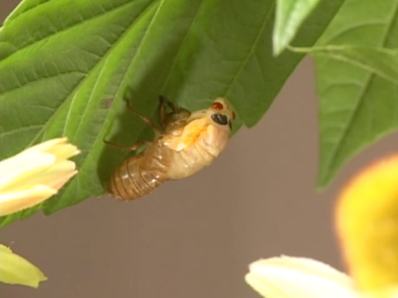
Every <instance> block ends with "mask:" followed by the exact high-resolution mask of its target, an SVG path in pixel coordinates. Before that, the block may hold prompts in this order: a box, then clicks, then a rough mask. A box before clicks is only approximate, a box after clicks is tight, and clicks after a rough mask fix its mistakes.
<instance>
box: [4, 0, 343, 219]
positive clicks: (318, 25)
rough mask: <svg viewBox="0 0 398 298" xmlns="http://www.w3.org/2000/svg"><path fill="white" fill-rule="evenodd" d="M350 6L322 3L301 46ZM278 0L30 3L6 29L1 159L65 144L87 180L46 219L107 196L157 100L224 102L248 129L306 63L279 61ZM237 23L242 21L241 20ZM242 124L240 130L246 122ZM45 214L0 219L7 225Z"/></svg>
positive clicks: (290, 58) (54, 204)
mask: <svg viewBox="0 0 398 298" xmlns="http://www.w3.org/2000/svg"><path fill="white" fill-rule="evenodd" d="M341 3H342V0H338V1H333V3H330V1H323V2H322V5H321V6H320V7H319V12H318V13H317V14H316V15H314V16H313V17H311V18H310V19H309V20H308V22H307V23H306V24H305V25H304V26H303V27H302V30H301V31H300V34H299V35H298V37H297V44H299V45H307V46H311V45H312V44H314V42H315V41H316V40H317V38H318V37H319V35H320V34H321V33H322V32H323V30H324V28H325V27H326V25H327V24H328V22H329V21H330V20H331V19H332V17H333V16H334V14H335V12H336V11H337V10H338V9H339V7H340V5H341ZM274 6H275V4H274V1H273V0H259V1H249V2H242V1H240V0H217V1H214V0H203V1H200V0H192V1H186V0H168V1H165V0H162V1H155V0H96V1H91V0H79V1H70V0H48V1H43V0H42V1H40V0H25V1H23V2H22V3H21V5H20V6H19V7H18V8H17V10H16V12H14V13H13V14H12V15H11V17H10V18H9V19H8V21H7V22H6V23H5V25H4V27H3V28H2V29H0V58H1V60H0V119H1V120H0V158H4V157H7V156H10V155H12V154H15V153H16V152H18V151H20V150H21V149H23V148H24V147H26V146H29V145H31V144H33V143H35V142H38V141H40V140H43V139H48V138H52V137H59V136H61V135H63V136H67V137H68V138H69V139H70V141H71V142H72V143H74V144H76V145H77V146H78V147H79V148H80V149H81V150H82V154H81V155H80V156H79V157H78V158H77V159H76V162H77V164H78V169H79V174H78V175H77V176H76V178H74V179H73V180H72V181H71V182H70V183H69V184H68V185H67V186H66V187H65V188H64V189H63V191H62V192H61V193H60V194H59V195H57V196H56V197H54V198H52V199H50V200H48V201H47V202H45V203H44V204H43V206H41V208H42V209H43V210H44V212H45V213H46V214H50V213H52V212H55V211H57V210H59V209H62V208H64V207H67V206H70V205H73V204H76V203H78V202H80V201H82V200H84V199H87V198H89V197H92V196H97V195H101V194H103V193H104V192H105V190H106V186H107V185H106V183H107V181H108V179H109V176H110V175H111V173H112V171H113V169H114V168H115V166H117V165H118V164H119V163H120V162H121V161H122V160H123V159H124V158H126V156H127V155H128V153H127V152H125V151H121V150H119V149H115V148H113V147H110V146H107V145H105V143H104V139H107V140H112V141H113V142H116V143H121V144H128V145H131V144H134V143H135V142H136V141H137V140H138V139H140V138H142V136H143V134H146V132H145V131H144V125H143V124H142V122H141V121H139V119H137V117H135V116H134V115H133V114H131V113H129V112H128V111H127V109H126V103H125V102H126V99H127V100H129V101H130V102H131V104H132V105H133V106H134V108H135V109H136V111H138V112H140V113H141V114H145V115H148V116H150V117H152V116H153V115H154V114H155V111H156V107H157V105H158V96H159V95H164V96H167V97H168V98H170V99H172V100H174V101H175V102H176V103H177V104H179V105H181V106H183V107H185V108H188V109H190V110H195V109H199V108H203V107H207V106H208V105H209V103H210V102H211V101H212V100H213V99H214V98H216V97H218V96H225V97H227V98H228V99H229V101H230V102H231V103H232V105H233V106H234V108H235V110H236V112H237V115H238V116H239V118H240V120H241V121H242V122H243V124H245V125H247V126H252V125H254V124H255V123H257V121H259V119H260V118H261V116H262V115H263V113H264V112H265V111H266V110H267V109H268V107H269V105H270V104H271V103H272V100H273V98H274V97H275V96H276V94H277V93H278V92H279V90H280V88H281V87H282V86H283V83H284V82H285V80H286V79H287V77H288V76H289V74H290V73H291V72H292V71H293V69H294V68H295V66H296V65H297V63H298V62H299V61H300V59H301V58H302V57H301V56H299V55H297V54H294V53H288V52H287V53H284V54H283V55H281V56H279V57H278V58H274V57H273V55H272V41H271V35H272V28H273V22H274V18H273V14H274V9H275V7H274ZM237 16H239V18H238V19H239V20H238V21H237ZM236 126H239V123H237V125H236ZM37 209H40V207H36V208H34V209H29V210H26V211H24V212H20V213H17V214H14V215H11V216H8V217H4V218H1V219H0V225H5V224H8V223H10V222H12V221H14V220H15V219H19V218H24V217H27V216H30V215H31V214H33V213H34V212H35V211H36V210H37Z"/></svg>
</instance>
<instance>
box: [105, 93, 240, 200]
mask: <svg viewBox="0 0 398 298" xmlns="http://www.w3.org/2000/svg"><path fill="white" fill-rule="evenodd" d="M233 118H234V114H233V112H232V111H231V109H230V108H229V107H228V105H227V104H226V102H225V101H224V99H221V98H220V99H217V100H216V101H214V103H213V104H212V105H211V106H210V107H209V108H208V109H205V110H200V111H197V112H194V113H192V114H191V113H189V112H188V111H186V110H182V109H180V110H179V111H178V112H174V113H172V114H171V115H169V117H168V120H166V121H165V123H164V126H165V130H164V132H163V133H162V134H160V135H158V136H157V137H156V138H155V139H154V141H152V142H151V143H149V144H148V145H147V147H146V148H145V150H144V151H143V152H142V153H141V154H139V155H137V156H134V157H131V158H128V159H127V160H125V161H124V162H123V163H122V164H121V165H120V166H119V168H117V169H116V171H115V172H114V173H113V175H112V178H111V182H110V192H111V193H112V194H113V195H115V196H117V197H120V198H122V199H124V200H133V199H136V198H139V197H142V196H145V195H146V194H148V193H150V192H151V191H152V190H154V189H155V188H156V187H157V186H159V185H160V184H162V183H163V182H165V181H167V180H176V179H182V178H185V177H188V176H191V175H193V174H195V173H196V172H198V171H199V170H201V169H202V168H204V167H205V166H207V165H209V164H211V163H212V162H213V160H214V159H215V158H216V157H217V156H218V155H219V154H220V153H221V151H222V150H223V149H224V147H225V145H226V143H227V141H228V138H229V134H230V129H231V121H232V119H233Z"/></svg>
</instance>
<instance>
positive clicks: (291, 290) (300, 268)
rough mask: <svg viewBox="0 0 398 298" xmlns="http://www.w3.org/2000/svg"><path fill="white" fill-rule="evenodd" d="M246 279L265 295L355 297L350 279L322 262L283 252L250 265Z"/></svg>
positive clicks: (284, 297)
mask: <svg viewBox="0 0 398 298" xmlns="http://www.w3.org/2000/svg"><path fill="white" fill-rule="evenodd" d="M246 282H247V283H248V284H249V285H251V286H252V287H253V288H254V289H255V290H256V291H258V292H259V293H260V294H261V295H263V296H264V297H267V298H337V297H338V298H357V297H359V296H358V294H357V293H356V290H355V288H354V286H353V283H352V281H351V279H350V278H349V277H348V276H347V275H345V274H344V273H341V272H339V271H337V270H336V269H334V268H332V267H330V266H329V265H326V264H324V263H321V262H318V261H315V260H312V259H307V258H294V257H287V256H282V257H279V258H270V259H263V260H259V261H257V262H254V263H252V264H251V265H250V272H249V273H248V274H247V275H246Z"/></svg>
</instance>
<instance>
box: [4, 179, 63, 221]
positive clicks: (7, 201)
mask: <svg viewBox="0 0 398 298" xmlns="http://www.w3.org/2000/svg"><path fill="white" fill-rule="evenodd" d="M56 193H57V190H56V189H54V188H50V187H48V186H44V185H37V186H33V187H31V188H28V189H24V190H21V191H16V192H11V193H7V194H1V193H0V216H4V215H7V214H10V213H14V212H18V211H21V210H23V209H26V208H29V207H32V206H34V205H37V204H40V203H41V202H43V201H44V200H46V199H47V198H49V197H51V196H53V195H54V194H56Z"/></svg>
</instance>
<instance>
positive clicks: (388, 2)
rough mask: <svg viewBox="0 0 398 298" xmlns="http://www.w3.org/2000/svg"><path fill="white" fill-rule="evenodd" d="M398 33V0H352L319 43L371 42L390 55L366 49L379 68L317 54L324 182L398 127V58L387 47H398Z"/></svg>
mask: <svg viewBox="0 0 398 298" xmlns="http://www.w3.org/2000/svg"><path fill="white" fill-rule="evenodd" d="M397 37H398V0H385V1H372V0H348V1H346V2H345V4H344V5H343V6H342V8H341V9H340V11H339V13H338V15H337V16H336V18H335V19H334V21H333V22H332V24H331V25H330V27H329V28H328V30H327V31H326V32H325V34H324V35H323V37H322V39H321V41H320V42H319V46H325V45H352V46H358V47H369V48H373V49H378V51H384V52H385V53H387V54H388V55H389V57H387V56H382V55H381V53H370V52H369V51H371V50H367V52H364V51H362V52H361V55H364V58H365V59H366V55H368V59H369V60H368V61H367V62H366V63H368V64H369V63H373V65H372V66H373V69H372V68H369V69H366V68H364V67H360V66H361V65H355V63H354V64H353V63H351V62H347V61H341V60H340V61H339V59H335V58H333V57H330V56H329V57H328V55H326V56H325V55H317V56H316V64H317V73H318V83H317V85H318V93H319V95H320V98H321V102H320V148H321V158H320V174H319V185H320V186H325V185H326V184H327V183H329V182H330V181H331V179H332V178H333V176H334V175H335V174H336V172H337V170H338V168H339V167H340V166H341V165H342V164H343V163H344V162H345V161H347V160H348V158H350V157H352V156H353V155H354V154H355V153H356V152H358V151H359V150H360V149H362V148H364V146H366V145H368V144H370V143H372V142H374V141H376V140H378V139H380V138H381V137H382V136H384V135H386V134H387V133H390V132H392V131H394V130H396V129H397V128H398V101H397V94H398V87H397V84H396V82H394V81H393V80H391V79H392V77H391V76H393V73H394V70H393V69H392V67H388V65H386V64H385V62H386V61H387V60H388V59H393V60H394V59H396V58H395V57H394V56H395V54H394V53H393V52H391V51H390V52H388V50H385V48H386V49H392V48H397V47H398V38H397ZM373 51H375V50H373ZM385 53H384V54H385ZM346 54H347V53H346ZM369 55H371V56H369ZM374 55H378V56H377V57H374ZM360 58H361V57H360V56H358V57H357V60H358V59H360ZM376 58H377V59H376ZM372 59H373V60H372ZM382 59H387V60H385V61H383V60H382ZM376 60H378V62H377V63H376V64H375V61H376ZM357 62H358V61H357ZM380 63H384V65H381V64H380ZM377 64H379V65H377ZM375 67H376V68H375ZM380 71H381V72H380ZM395 71H396V70H395ZM383 76H384V77H383ZM389 79H390V80H389ZM395 80H396V78H395Z"/></svg>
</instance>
